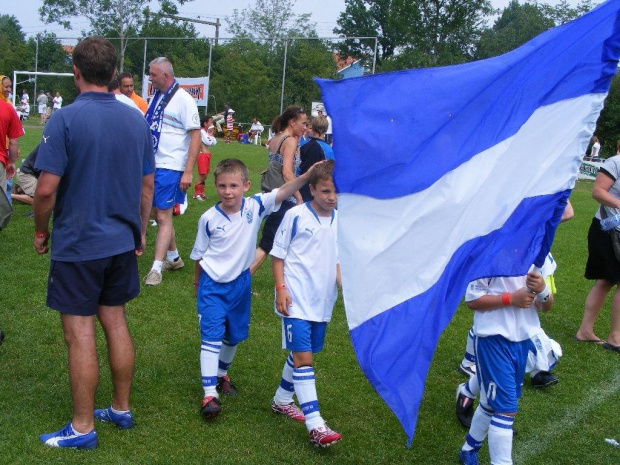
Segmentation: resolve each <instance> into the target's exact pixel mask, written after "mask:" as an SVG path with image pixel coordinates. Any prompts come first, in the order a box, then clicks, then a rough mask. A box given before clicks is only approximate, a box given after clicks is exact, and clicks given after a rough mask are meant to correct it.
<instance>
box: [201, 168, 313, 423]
mask: <svg viewBox="0 0 620 465" xmlns="http://www.w3.org/2000/svg"><path fill="white" fill-rule="evenodd" d="M311 171H312V170H311ZM213 174H214V178H215V188H216V190H217V195H218V197H219V199H220V201H219V202H218V203H217V204H216V205H214V206H213V207H211V208H210V209H209V210H207V211H206V212H205V213H204V214H203V215H202V216H201V217H200V219H199V220H198V234H197V235H196V242H195V244H194V248H193V249H192V253H191V258H192V260H195V261H196V264H195V279H194V287H195V289H196V299H197V307H198V322H199V326H200V336H201V341H202V343H201V347H200V371H201V374H202V386H203V389H204V398H203V401H202V408H201V413H202V414H203V415H204V416H205V417H206V418H213V417H216V416H217V415H218V414H219V413H220V411H221V407H220V406H221V403H220V400H219V395H218V392H217V391H218V390H219V391H220V392H222V393H224V394H228V395H235V394H236V389H235V387H234V386H233V385H232V384H231V383H230V379H229V378H228V368H229V367H230V364H231V362H232V360H233V357H234V355H235V352H236V350H237V344H239V343H240V342H242V341H244V340H245V339H247V337H248V331H249V325H250V297H251V293H250V292H251V291H250V289H251V276H250V272H249V267H250V265H251V264H252V262H253V261H254V258H255V247H256V238H257V235H258V230H259V228H260V224H261V221H262V220H263V219H264V218H265V216H267V215H269V214H270V213H272V212H274V211H277V210H278V209H279V208H280V203H281V202H282V201H283V200H284V199H287V198H289V197H290V196H291V195H293V193H295V192H296V191H297V190H299V188H300V187H301V186H303V185H304V184H305V183H306V182H308V179H309V177H310V172H309V173H307V175H303V176H300V177H298V178H295V179H294V180H292V181H290V182H288V183H286V184H284V185H283V186H282V187H280V188H279V189H275V190H273V191H271V192H269V193H266V194H256V195H254V196H252V197H245V198H244V197H243V194H244V193H245V192H247V191H248V189H249V188H250V181H249V176H248V169H247V167H246V166H245V164H244V163H243V162H242V161H240V160H237V159H234V158H228V159H226V160H222V161H221V162H220V163H219V164H218V165H217V167H216V168H215V172H214V173H213Z"/></svg>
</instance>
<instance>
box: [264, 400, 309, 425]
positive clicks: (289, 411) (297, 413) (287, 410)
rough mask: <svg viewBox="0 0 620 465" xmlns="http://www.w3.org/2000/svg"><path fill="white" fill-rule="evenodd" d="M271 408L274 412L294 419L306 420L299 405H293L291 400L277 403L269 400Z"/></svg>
mask: <svg viewBox="0 0 620 465" xmlns="http://www.w3.org/2000/svg"><path fill="white" fill-rule="evenodd" d="M271 410H273V411H274V412H275V413H280V414H282V415H284V416H287V417H289V418H291V419H293V420H296V421H306V417H305V416H304V413H303V412H302V411H301V409H300V408H299V407H297V406H296V405H295V403H294V402H291V403H290V404H285V405H279V404H276V401H275V400H274V401H273V402H271Z"/></svg>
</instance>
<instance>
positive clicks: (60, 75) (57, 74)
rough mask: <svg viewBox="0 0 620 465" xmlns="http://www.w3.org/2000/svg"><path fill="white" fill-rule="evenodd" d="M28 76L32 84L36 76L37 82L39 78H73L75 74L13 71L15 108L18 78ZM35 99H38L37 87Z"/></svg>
mask: <svg viewBox="0 0 620 465" xmlns="http://www.w3.org/2000/svg"><path fill="white" fill-rule="evenodd" d="M20 75H26V76H29V78H28V82H32V81H31V80H32V77H31V76H34V77H35V78H34V79H35V82H36V77H37V76H59V77H73V73H52V72H46V71H13V106H15V98H16V97H17V76H20ZM35 98H36V86H35Z"/></svg>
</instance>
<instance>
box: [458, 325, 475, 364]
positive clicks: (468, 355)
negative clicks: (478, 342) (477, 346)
mask: <svg viewBox="0 0 620 465" xmlns="http://www.w3.org/2000/svg"><path fill="white" fill-rule="evenodd" d="M475 364H476V356H475V355H474V330H473V328H472V329H470V330H469V333H467V343H466V344H465V355H464V356H463V360H462V361H461V365H463V366H465V367H470V366H473V365H475Z"/></svg>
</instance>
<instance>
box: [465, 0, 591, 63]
mask: <svg viewBox="0 0 620 465" xmlns="http://www.w3.org/2000/svg"><path fill="white" fill-rule="evenodd" d="M590 9H592V4H591V3H590V1H589V0H585V1H583V2H581V3H580V4H578V5H577V6H576V7H574V8H573V7H571V6H570V5H569V4H568V3H567V2H566V0H562V1H561V2H560V3H558V4H557V5H555V6H551V5H549V4H546V3H523V4H520V3H519V1H518V0H511V2H510V4H509V5H508V6H507V7H506V8H504V9H503V10H502V14H501V15H500V17H499V18H498V19H497V20H496V21H495V24H493V27H491V28H490V29H487V30H486V31H484V32H483V34H482V36H481V38H480V42H479V43H478V46H477V50H476V53H475V57H476V58H490V57H492V56H497V55H501V54H503V53H507V52H509V51H511V50H514V49H515V48H517V47H519V46H521V45H523V44H524V43H525V42H527V41H529V40H531V39H533V38H534V37H536V36H537V35H538V34H540V33H542V32H544V31H546V30H547V29H550V28H552V27H554V26H559V25H560V24H564V23H565V22H567V21H571V20H573V19H575V18H577V17H579V16H581V15H582V14H583V13H586V12H588V11H589V10H590Z"/></svg>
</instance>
